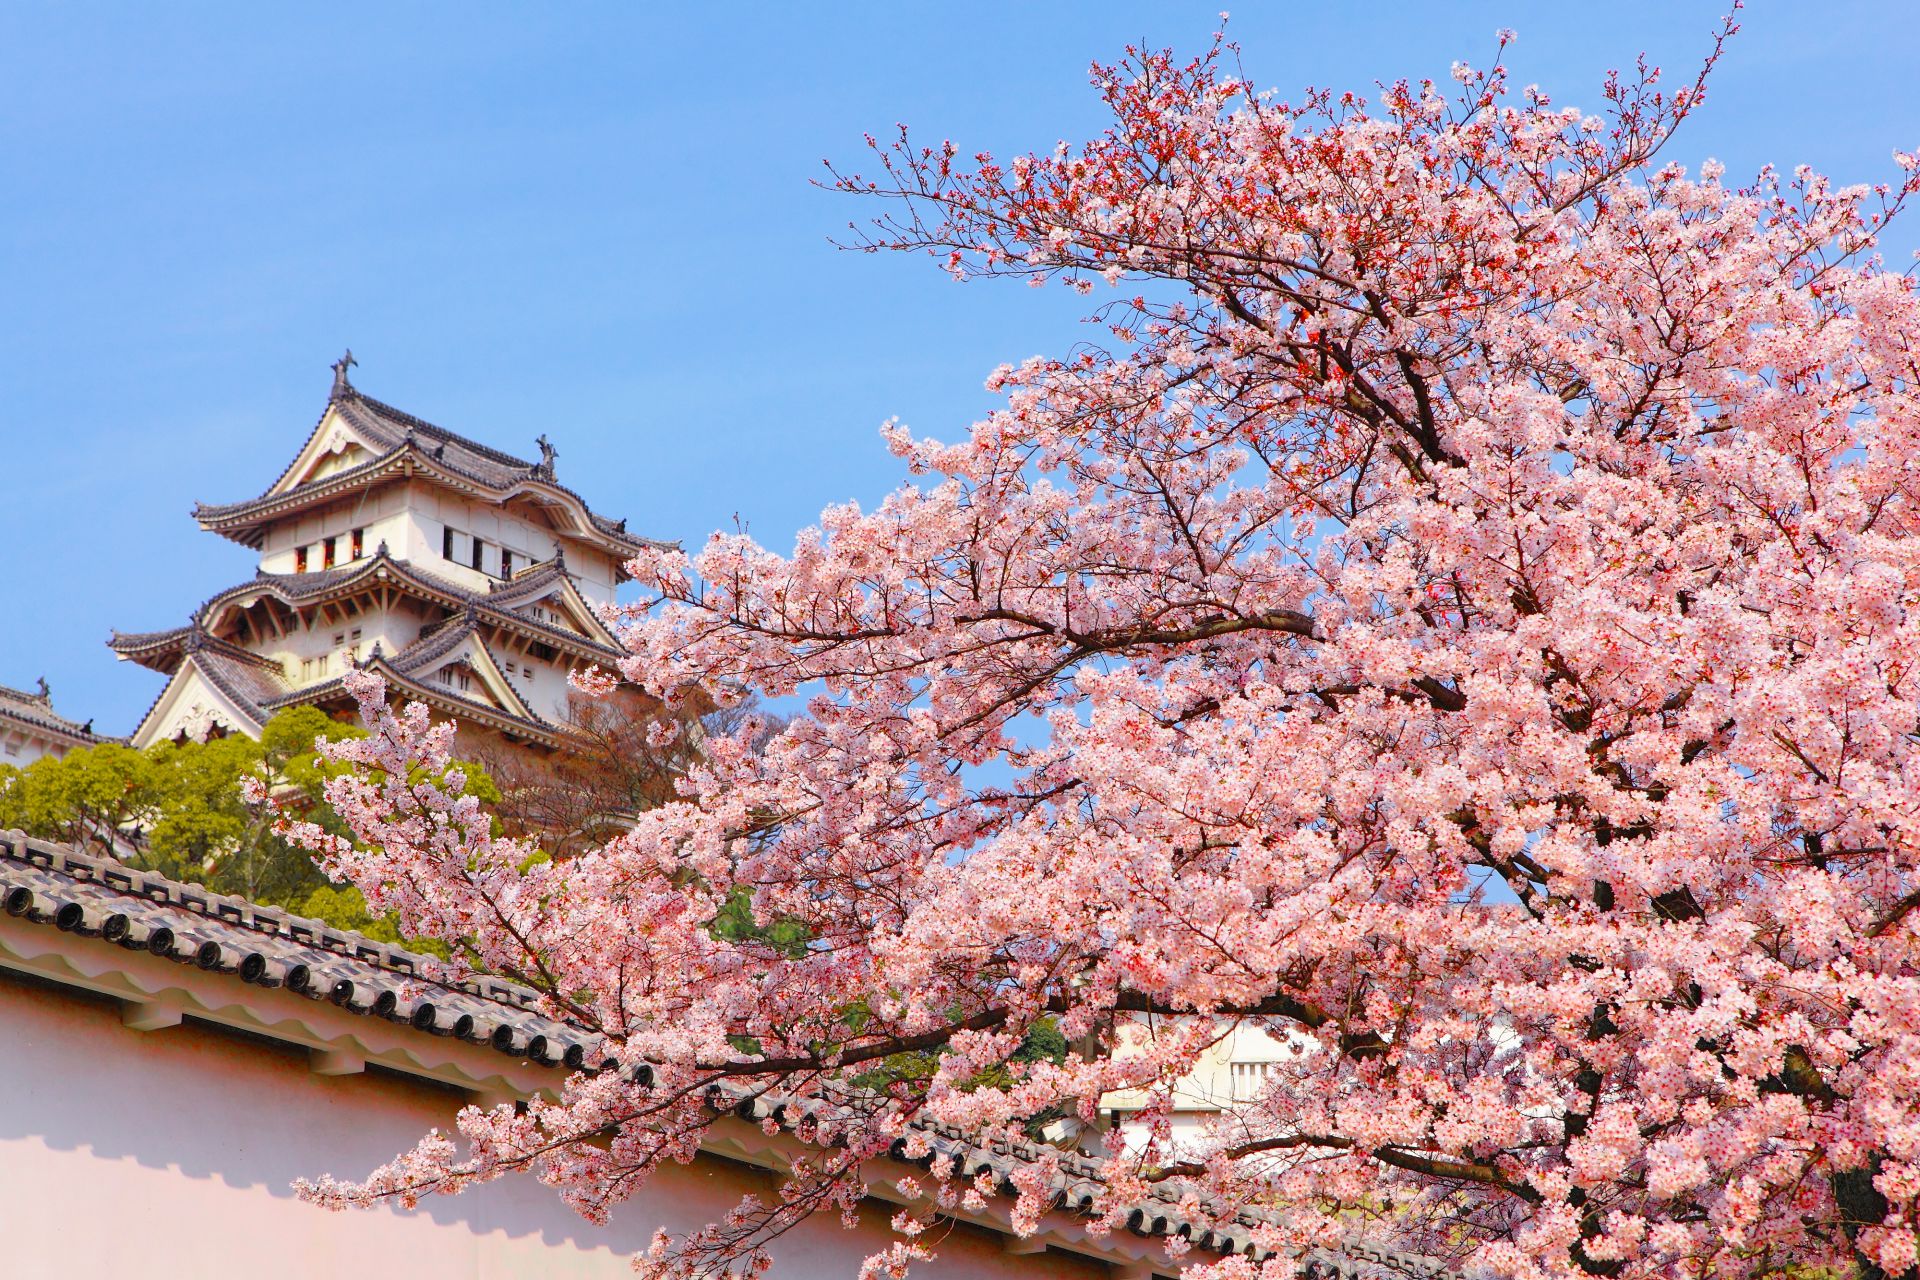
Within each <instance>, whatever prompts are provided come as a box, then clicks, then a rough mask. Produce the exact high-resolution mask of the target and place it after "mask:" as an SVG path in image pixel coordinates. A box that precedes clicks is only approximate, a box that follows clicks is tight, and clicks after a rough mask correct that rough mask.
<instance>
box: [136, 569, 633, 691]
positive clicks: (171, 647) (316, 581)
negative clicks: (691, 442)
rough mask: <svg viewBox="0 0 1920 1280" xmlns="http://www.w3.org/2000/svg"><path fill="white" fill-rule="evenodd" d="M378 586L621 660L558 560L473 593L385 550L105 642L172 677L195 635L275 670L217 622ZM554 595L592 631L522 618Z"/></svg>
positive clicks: (232, 593)
mask: <svg viewBox="0 0 1920 1280" xmlns="http://www.w3.org/2000/svg"><path fill="white" fill-rule="evenodd" d="M376 586H378V587H385V588H390V589H393V590H396V591H399V592H402V593H405V594H408V595H412V596H414V597H416V598H421V599H426V600H430V601H432V602H434V603H436V604H438V605H440V606H442V607H443V608H447V609H450V610H458V611H467V610H471V611H472V612H473V614H474V616H475V617H476V618H477V619H479V620H480V621H482V622H484V623H486V624H487V625H489V626H493V627H497V628H500V629H502V630H506V631H512V632H516V633H518V634H521V635H524V636H528V637H531V638H533V639H537V640H541V641H543V642H545V643H547V644H550V645H552V646H554V647H555V648H558V649H564V650H567V651H569V652H571V653H573V654H575V655H576V656H578V657H582V658H586V659H588V660H591V661H600V662H608V663H612V662H617V661H618V660H619V659H620V658H622V657H624V656H625V650H623V649H622V648H620V646H619V643H618V641H617V640H616V639H615V637H614V635H613V633H612V632H611V631H609V630H608V629H607V628H606V626H605V625H604V624H603V623H601V622H600V621H599V619H598V618H597V617H596V616H595V615H594V613H593V611H592V609H591V607H590V606H588V605H587V603H586V602H585V601H584V600H583V599H581V598H580V597H579V595H578V593H577V591H575V589H574V587H573V584H572V580H571V579H570V578H569V577H568V576H567V572H566V566H565V564H564V562H562V561H559V560H547V561H543V562H541V563H540V564H537V565H530V566H528V567H526V568H524V569H521V570H520V571H518V572H517V573H515V574H514V575H513V577H511V578H508V579H505V580H503V581H497V582H494V583H492V584H490V585H489V587H488V589H487V590H486V591H473V590H469V589H468V588H466V587H463V586H461V585H459V584H458V583H456V582H452V581H450V580H448V579H446V578H443V577H441V576H440V575H438V574H435V573H432V572H429V571H428V570H425V569H422V568H420V567H419V566H417V565H414V564H412V563H410V562H408V561H405V560H396V559H394V558H393V556H392V555H391V554H390V553H389V552H388V551H387V549H386V548H385V546H382V547H380V548H378V549H376V550H375V552H374V553H373V554H372V555H371V556H368V557H367V558H366V559H364V560H356V561H353V562H352V563H350V564H345V565H339V566H337V567H335V568H332V569H321V570H316V571H314V572H311V573H267V572H265V571H264V570H262V571H260V572H258V573H256V574H255V575H254V576H253V577H252V578H250V579H248V580H246V581H245V582H240V583H236V584H235V585H233V586H231V587H228V588H226V589H225V590H223V591H217V592H215V593H214V594H213V595H211V596H209V597H207V598H206V599H205V600H203V601H201V602H200V604H199V605H197V606H196V607H195V608H194V610H193V612H192V614H191V615H190V619H191V620H190V621H189V622H188V623H187V625H186V626H182V627H173V628H170V629H168V630H165V631H134V632H122V631H115V632H113V633H112V634H111V635H110V637H109V638H108V640H107V647H108V648H110V649H112V650H113V651H114V652H115V653H117V654H119V655H120V656H121V657H123V658H127V659H129V660H131V661H134V662H137V663H139V664H140V665H141V666H144V667H150V668H152V669H153V670H155V671H160V672H166V673H170V672H172V671H173V670H174V669H175V668H176V667H178V666H179V665H180V659H181V656H182V654H183V653H184V652H185V646H186V644H187V643H188V641H189V639H190V637H191V636H192V635H194V634H195V633H196V632H197V633H200V634H202V635H204V636H205V637H206V639H207V641H208V642H210V643H213V644H216V645H224V646H225V647H226V648H227V649H230V650H232V652H233V654H234V655H235V656H237V657H240V658H243V659H246V660H251V661H254V662H257V663H264V664H267V665H271V666H275V667H276V668H277V666H278V664H277V663H272V662H271V661H270V660H269V659H266V658H261V657H258V656H257V655H255V654H252V653H250V652H248V651H247V650H245V649H242V648H241V647H240V646H238V645H233V644H230V643H228V642H226V641H221V640H217V639H216V638H215V632H216V630H217V628H218V627H219V624H220V622H221V619H222V617H223V616H224V615H225V614H226V612H227V611H228V610H229V609H231V608H246V607H248V606H250V605H252V604H254V603H256V602H258V601H260V600H262V599H272V600H275V601H278V602H279V603H280V604H283V605H286V606H287V607H289V608H292V609H299V608H303V607H310V606H313V605H316V604H320V603H323V602H326V601H330V600H334V599H339V598H341V597H344V596H349V595H352V594H354V593H356V592H359V591H364V590H368V589H370V588H373V587H376ZM555 590H559V591H562V592H564V593H566V594H567V595H568V596H569V597H570V599H571V600H572V602H573V603H574V612H575V613H576V615H577V616H578V617H579V618H580V619H581V620H582V621H583V622H585V623H586V624H587V625H589V626H590V627H591V628H592V630H591V633H590V634H583V633H581V632H577V631H570V630H568V629H567V628H565V627H559V626H555V625H553V624H552V623H548V622H543V621H541V620H540V619H538V618H533V617H529V616H527V615H526V614H524V613H521V612H519V609H521V608H522V607H524V606H525V605H527V604H529V603H531V602H533V601H536V600H539V599H542V598H543V597H545V596H546V595H549V594H551V593H552V592H553V591H555Z"/></svg>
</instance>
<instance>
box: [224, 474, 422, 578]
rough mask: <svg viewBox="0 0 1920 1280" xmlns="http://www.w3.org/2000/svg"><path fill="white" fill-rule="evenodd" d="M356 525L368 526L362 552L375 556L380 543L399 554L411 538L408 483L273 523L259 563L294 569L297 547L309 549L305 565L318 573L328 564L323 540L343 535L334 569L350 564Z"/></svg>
mask: <svg viewBox="0 0 1920 1280" xmlns="http://www.w3.org/2000/svg"><path fill="white" fill-rule="evenodd" d="M355 529H364V530H366V535H365V537H364V538H363V539H362V543H363V547H362V555H363V556H371V555H373V553H374V552H375V551H376V550H378V549H379V546H380V544H381V543H382V542H385V543H386V544H387V550H388V551H389V552H390V553H391V554H393V555H394V556H396V557H397V556H399V555H400V554H401V546H402V545H403V544H404V542H405V540H406V539H407V537H408V536H409V529H408V525H407V498H406V491H405V489H404V487H402V486H400V485H382V486H381V487H379V488H378V489H374V490H372V491H363V492H361V493H359V494H356V495H354V496H353V497H352V498H351V499H349V500H348V501H346V502H342V503H336V504H333V505H330V506H327V507H322V508H320V509H319V510H316V511H308V512H304V513H302V514H301V515H299V516H298V517H296V518H291V519H287V520H283V521H281V522H279V523H277V524H274V525H272V526H270V527H269V528H268V530H267V534H266V538H265V540H264V541H263V542H262V543H261V545H260V567H261V568H262V569H264V570H265V571H266V572H268V573H292V572H294V551H295V549H296V548H298V547H305V548H306V549H307V569H308V571H309V572H314V571H317V570H319V568H320V567H321V565H322V563H324V561H323V558H322V556H321V552H320V544H321V542H323V541H324V540H325V539H326V538H328V537H329V536H338V537H340V539H341V542H340V545H339V549H338V551H339V559H338V560H337V561H336V562H335V565H336V567H338V566H341V565H346V564H350V563H352V561H351V559H350V557H351V555H352V546H351V543H350V542H349V541H348V540H347V539H348V538H349V537H350V536H351V534H352V532H353V530H355Z"/></svg>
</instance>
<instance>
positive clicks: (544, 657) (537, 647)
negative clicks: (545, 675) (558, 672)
mask: <svg viewBox="0 0 1920 1280" xmlns="http://www.w3.org/2000/svg"><path fill="white" fill-rule="evenodd" d="M527 653H528V654H530V655H531V656H533V657H535V658H538V659H540V661H542V662H552V661H553V660H554V658H555V657H556V656H558V655H556V654H555V652H554V649H553V646H552V645H549V644H541V643H540V642H539V641H538V640H536V641H534V642H533V643H532V644H530V645H528V646H527Z"/></svg>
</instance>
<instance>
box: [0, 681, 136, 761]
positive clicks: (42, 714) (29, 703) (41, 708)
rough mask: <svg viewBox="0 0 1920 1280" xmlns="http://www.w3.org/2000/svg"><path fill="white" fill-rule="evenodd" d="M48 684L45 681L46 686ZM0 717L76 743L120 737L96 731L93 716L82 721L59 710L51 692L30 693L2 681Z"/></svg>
mask: <svg viewBox="0 0 1920 1280" xmlns="http://www.w3.org/2000/svg"><path fill="white" fill-rule="evenodd" d="M44 687H45V685H44V684H43V685H42V688H44ZM0 720H12V721H14V722H16V723H18V724H21V725H24V726H26V727H27V728H29V729H35V730H39V731H40V732H42V733H45V734H47V735H49V736H51V737H54V738H58V739H63V740H65V741H67V742H71V743H73V744H75V745H76V746H90V745H92V744H93V743H96V742H117V741H119V739H117V738H110V737H107V736H106V735H105V734H98V733H95V732H94V731H93V721H91V720H89V721H87V722H86V723H85V724H82V723H80V722H79V721H78V720H69V719H67V718H66V717H65V716H63V715H61V714H59V713H58V712H56V711H55V710H54V709H53V698H52V696H51V695H49V694H46V693H28V692H27V691H26V690H25V689H15V688H13V687H11V686H10V685H4V684H0Z"/></svg>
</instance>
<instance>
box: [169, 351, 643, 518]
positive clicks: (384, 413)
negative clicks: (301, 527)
mask: <svg viewBox="0 0 1920 1280" xmlns="http://www.w3.org/2000/svg"><path fill="white" fill-rule="evenodd" d="M329 407H330V408H332V409H333V411H334V412H335V413H337V414H338V415H339V416H340V417H341V418H343V419H345V420H346V421H347V422H348V423H350V424H351V425H352V426H353V427H354V429H355V430H356V431H358V432H360V433H361V434H362V435H363V436H364V437H366V439H367V440H368V442H369V443H370V444H372V445H373V446H374V447H375V448H376V449H377V450H379V453H378V454H377V455H376V456H375V457H373V458H371V459H369V460H368V461H366V462H362V463H360V464H358V465H356V466H352V467H347V468H345V469H344V470H341V471H336V472H334V473H333V474H332V475H329V476H325V477H322V478H321V479H319V480H315V481H312V482H310V483H308V484H303V485H298V486H296V487H294V488H292V489H289V490H286V491H284V492H279V493H276V492H274V491H273V490H272V489H271V488H269V489H268V491H267V492H265V493H263V494H261V495H260V496H259V497H257V498H248V499H245V500H243V501H240V502H224V503H199V504H196V505H195V507H194V510H193V514H194V518H195V519H197V520H199V521H200V522H201V523H202V524H204V525H207V526H209V527H214V526H219V525H228V526H234V527H237V526H239V525H242V524H249V523H251V522H252V520H253V518H254V517H256V516H263V515H266V514H269V513H271V512H273V511H275V510H277V509H279V508H281V507H283V506H287V505H289V504H296V505H298V504H304V503H305V502H306V501H307V500H308V499H309V498H312V497H314V496H317V495H325V494H331V493H333V492H336V491H338V492H344V491H346V490H349V489H352V488H354V487H355V486H357V485H358V484H359V483H360V482H361V481H362V480H365V479H367V478H369V477H373V476H377V475H379V474H380V473H381V472H383V471H385V470H387V469H388V468H390V467H392V466H393V465H394V464H395V463H396V462H397V461H399V460H400V459H401V458H402V457H403V456H405V455H409V454H411V455H412V456H414V457H415V458H417V459H418V460H420V461H422V462H426V463H429V464H431V465H433V466H437V467H440V468H443V469H444V470H446V471H447V472H448V473H449V474H451V475H453V476H456V477H458V478H460V479H464V480H467V481H469V482H471V483H473V484H477V485H480V486H483V487H484V488H486V489H488V490H491V491H492V492H493V493H494V495H495V496H497V497H500V498H505V497H506V496H508V494H509V493H510V492H511V491H514V490H516V489H519V488H522V487H524V486H528V485H533V486H537V487H539V488H541V489H546V490H550V491H551V492H553V493H556V494H559V495H562V496H564V497H566V498H569V499H571V500H572V501H573V502H574V503H577V504H578V505H579V507H580V510H581V511H582V512H583V513H584V514H585V515H586V518H587V520H588V522H589V523H590V524H591V526H592V527H593V528H594V530H595V531H597V532H598V533H599V534H600V535H601V536H602V537H604V538H606V539H607V540H608V541H609V542H611V543H612V544H614V546H615V547H617V548H624V549H626V550H628V551H640V550H644V549H646V548H649V547H664V546H669V545H672V544H669V543H664V542H660V541H658V540H656V539H653V538H643V537H640V536H639V535H637V534H632V533H629V532H627V522H626V521H625V520H612V519H609V518H607V517H606V516H602V515H598V514H596V513H595V512H594V510H593V508H592V507H590V506H588V505H587V501H586V499H584V498H582V497H581V496H580V495H579V494H578V493H576V492H574V491H573V490H572V489H569V488H567V487H566V486H565V485H563V484H561V483H559V481H558V480H556V479H555V478H554V475H553V471H552V468H551V467H550V466H549V465H548V464H547V463H545V462H538V463H534V462H528V461H526V460H525V459H524V458H516V457H514V456H513V455H512V454H509V453H502V452H501V451H499V450H498V449H493V448H490V447H488V446H487V445H483V444H481V443H479V442H478V441H475V440H470V439H468V438H467V437H465V436H462V435H459V434H457V433H455V432H452V431H448V430H447V429H446V428H444V427H438V426H435V425H434V424H433V423H431V422H428V421H426V420H425V419H422V418H416V417H414V416H413V415H412V414H410V413H406V412H404V411H402V410H400V409H396V408H394V407H393V406H392V405H389V404H384V403H382V402H381V401H379V400H375V399H373V398H372V397H371V396H367V395H364V394H362V393H361V392H360V391H358V390H356V389H355V388H353V387H347V388H345V390H344V391H341V392H338V393H337V394H336V395H335V396H334V398H333V399H332V401H331V402H330V406H329ZM322 421H325V415H322ZM317 429H318V427H317V425H316V430H317ZM309 439H311V436H309ZM286 476H287V472H284V471H283V472H281V474H280V477H279V478H278V479H276V480H275V481H274V484H275V485H278V484H280V483H281V481H283V480H285V479H286Z"/></svg>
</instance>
